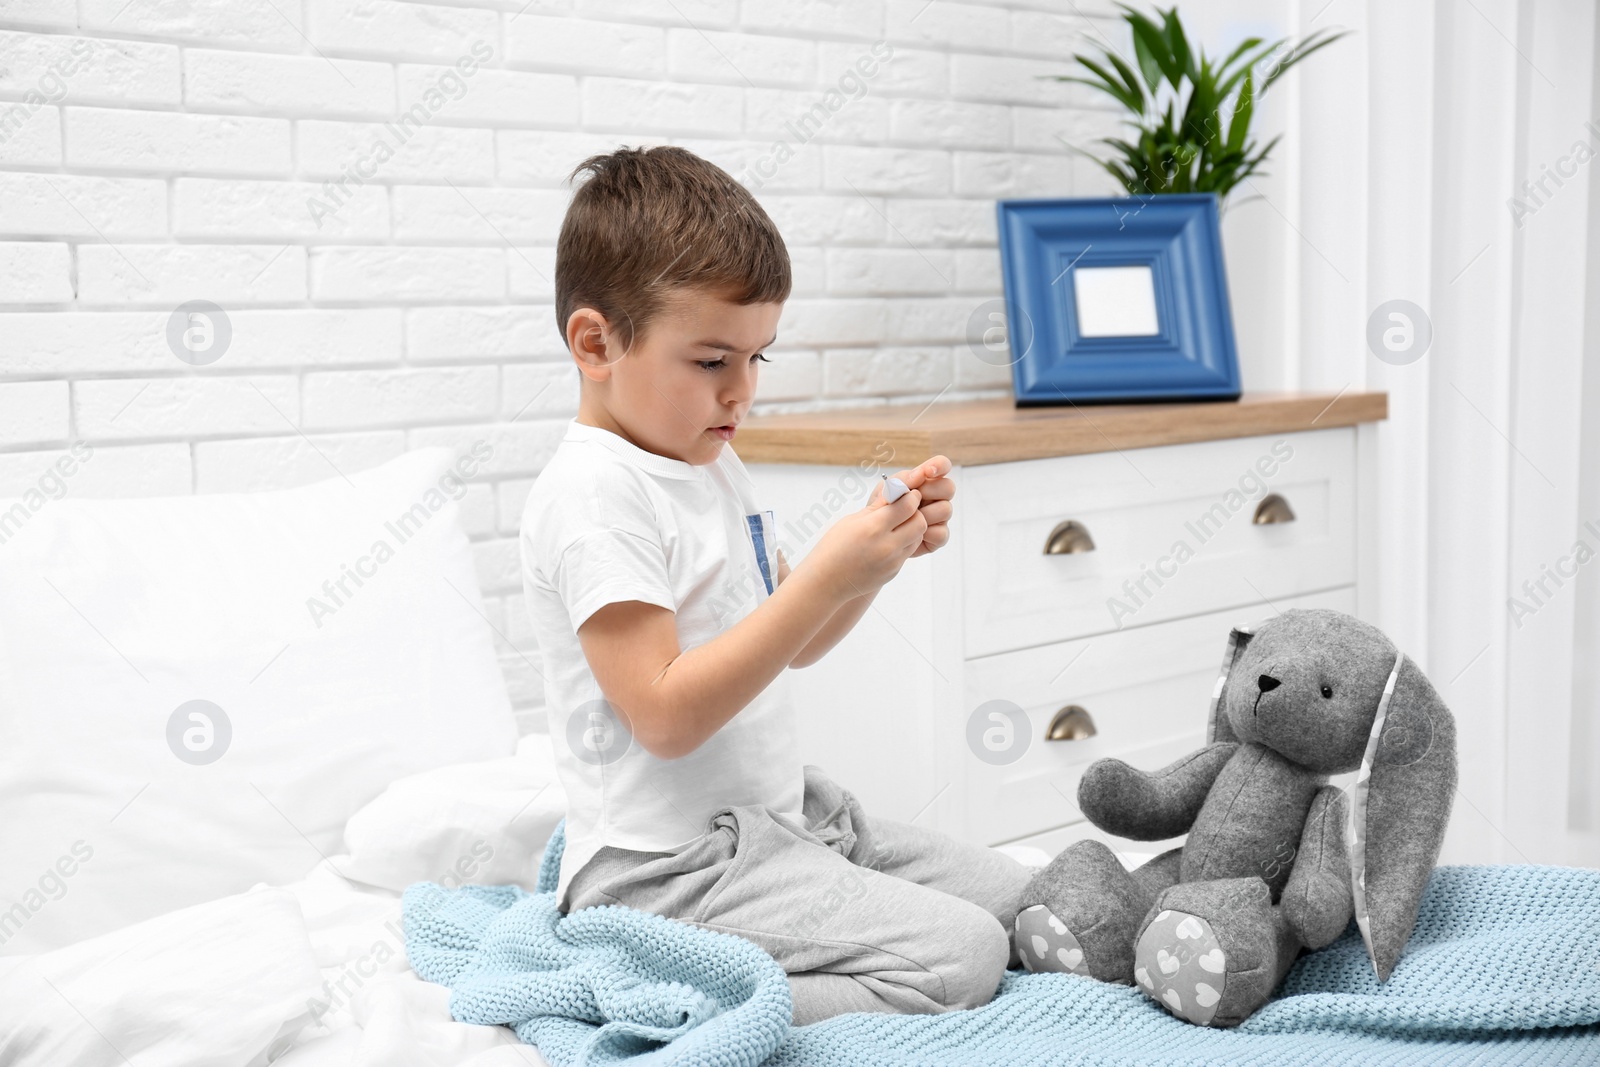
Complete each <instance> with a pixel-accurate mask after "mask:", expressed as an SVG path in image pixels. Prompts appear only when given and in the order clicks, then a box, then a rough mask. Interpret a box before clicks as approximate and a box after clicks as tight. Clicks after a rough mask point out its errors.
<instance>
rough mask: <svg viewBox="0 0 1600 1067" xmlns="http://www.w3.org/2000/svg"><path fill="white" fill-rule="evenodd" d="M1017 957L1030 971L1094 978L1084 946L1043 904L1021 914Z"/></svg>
mask: <svg viewBox="0 0 1600 1067" xmlns="http://www.w3.org/2000/svg"><path fill="white" fill-rule="evenodd" d="M1016 940H1017V955H1018V956H1019V957H1020V958H1021V960H1022V965H1023V966H1024V967H1026V968H1027V969H1028V970H1030V971H1034V972H1038V971H1065V972H1067V973H1069V974H1081V975H1083V976H1084V977H1085V978H1087V977H1090V974H1089V966H1088V964H1086V963H1085V962H1084V960H1083V946H1081V945H1079V944H1078V939H1077V938H1076V937H1074V936H1073V935H1072V931H1071V930H1069V929H1067V924H1066V923H1064V922H1062V921H1061V920H1060V919H1058V918H1056V917H1055V914H1054V913H1053V912H1051V911H1050V909H1049V908H1047V907H1045V906H1044V905H1043V904H1035V905H1034V906H1033V907H1031V908H1024V909H1022V911H1020V912H1018V913H1017V933H1016Z"/></svg>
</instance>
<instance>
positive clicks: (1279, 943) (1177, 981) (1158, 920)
mask: <svg viewBox="0 0 1600 1067" xmlns="http://www.w3.org/2000/svg"><path fill="white" fill-rule="evenodd" d="M1297 951H1298V943H1297V942H1295V941H1294V940H1293V934H1292V932H1291V931H1290V930H1289V928H1288V926H1287V924H1286V923H1284V922H1282V921H1281V916H1280V915H1279V913H1278V911H1277V909H1276V908H1274V907H1273V904H1272V891H1271V890H1270V889H1268V888H1267V884H1266V883H1265V882H1263V881H1262V880H1261V879H1259V878H1222V879H1217V880H1215V881H1209V882H1180V883H1179V884H1178V885H1174V886H1170V887H1169V888H1167V889H1165V890H1163V891H1162V892H1161V893H1160V894H1158V895H1157V897H1156V902H1155V906H1154V907H1152V908H1151V909H1150V913H1149V914H1148V915H1146V916H1145V920H1144V924H1143V926H1142V927H1141V929H1140V930H1139V935H1138V939H1137V941H1136V942H1135V945H1134V950H1133V980H1134V984H1135V985H1137V986H1138V987H1139V988H1140V989H1141V990H1143V991H1144V993H1145V995H1146V996H1148V997H1149V998H1150V999H1151V1000H1154V1001H1155V1002H1156V1003H1157V1004H1160V1005H1161V1006H1162V1007H1164V1008H1166V1009H1167V1011H1169V1012H1171V1013H1172V1014H1173V1015H1175V1016H1177V1017H1178V1018H1180V1019H1184V1020H1186V1021H1188V1022H1191V1023H1195V1024H1197V1025H1200V1026H1238V1025H1239V1024H1240V1023H1242V1022H1244V1020H1245V1019H1247V1018H1249V1017H1250V1014H1251V1013H1252V1012H1254V1011H1255V1010H1256V1009H1257V1008H1259V1007H1261V1005H1262V1004H1264V1003H1265V1002H1266V1000H1267V998H1268V997H1269V996H1271V994H1272V990H1273V988H1274V987H1275V986H1276V985H1277V984H1278V982H1279V981H1280V980H1281V979H1282V978H1283V974H1284V972H1285V971H1286V970H1287V969H1288V965H1289V964H1290V963H1293V962H1294V957H1295V955H1296V953H1297Z"/></svg>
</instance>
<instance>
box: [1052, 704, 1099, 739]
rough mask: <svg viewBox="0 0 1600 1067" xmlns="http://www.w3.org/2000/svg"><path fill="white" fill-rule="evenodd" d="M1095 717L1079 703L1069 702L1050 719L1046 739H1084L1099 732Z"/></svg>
mask: <svg viewBox="0 0 1600 1067" xmlns="http://www.w3.org/2000/svg"><path fill="white" fill-rule="evenodd" d="M1098 732H1099V731H1097V730H1096V729H1095V728H1094V717H1093V716H1091V715H1090V714H1089V713H1088V712H1087V711H1085V710H1084V709H1083V708H1082V707H1080V706H1079V705H1077V704H1068V705H1067V706H1066V707H1064V708H1062V709H1061V710H1060V711H1058V712H1056V714H1055V718H1053V719H1051V720H1050V729H1048V730H1046V731H1045V732H1044V739H1045V740H1046V741H1082V740H1083V739H1084V738H1086V737H1093V736H1094V735H1095V734H1096V733H1098Z"/></svg>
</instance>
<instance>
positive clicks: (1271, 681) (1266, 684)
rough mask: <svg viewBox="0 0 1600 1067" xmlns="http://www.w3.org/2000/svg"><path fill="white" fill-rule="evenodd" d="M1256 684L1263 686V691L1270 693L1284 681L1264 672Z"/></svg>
mask: <svg viewBox="0 0 1600 1067" xmlns="http://www.w3.org/2000/svg"><path fill="white" fill-rule="evenodd" d="M1256 684H1257V685H1259V686H1260V687H1261V691H1262V692H1263V693H1270V692H1272V691H1273V690H1274V689H1276V688H1278V686H1280V685H1282V684H1283V683H1282V682H1280V681H1278V680H1277V679H1276V678H1274V677H1273V676H1272V675H1270V674H1263V675H1262V676H1261V677H1259V678H1257V679H1256Z"/></svg>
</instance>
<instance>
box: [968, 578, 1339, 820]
mask: <svg viewBox="0 0 1600 1067" xmlns="http://www.w3.org/2000/svg"><path fill="white" fill-rule="evenodd" d="M1275 603H1276V607H1277V608H1279V609H1286V608H1291V607H1302V608H1313V607H1323V608H1334V609H1336V610H1339V611H1346V612H1353V611H1354V610H1355V590H1354V587H1353V586H1345V587H1343V588H1340V589H1334V590H1327V591H1324V592H1320V593H1312V594H1308V595H1304V596H1299V597H1285V598H1283V599H1281V600H1277V601H1275ZM1271 614H1273V609H1272V608H1271V607H1268V606H1267V605H1264V604H1256V605H1252V606H1250V607H1248V608H1243V609H1229V610H1225V611H1218V612H1211V613H1208V614H1205V615H1198V616H1194V617H1191V618H1187V619H1178V620H1174V621H1172V622H1164V623H1158V624H1155V625H1152V626H1136V627H1131V628H1129V629H1126V630H1122V631H1120V632H1116V633H1108V634H1100V635H1097V636H1094V637H1088V638H1080V639H1078V640H1074V641H1063V642H1058V643H1056V644H1051V645H1046V646H1043V647H1039V648H1029V649H1024V650H1022V651H1018V652H1007V653H1003V654H1001V655H996V656H985V657H983V658H981V659H972V660H968V661H967V662H966V671H965V681H964V683H963V694H964V700H963V704H962V712H963V719H962V722H961V724H960V726H961V738H960V743H961V744H962V745H963V749H962V751H961V753H960V755H961V757H962V758H961V765H962V766H965V768H966V773H965V775H964V776H963V777H964V780H965V792H964V794H963V796H964V797H965V804H964V805H963V807H964V813H963V820H962V821H963V822H964V826H963V829H962V833H963V836H964V838H965V839H966V840H968V841H975V842H979V843H982V844H1000V843H1003V842H1007V841H1016V840H1018V839H1021V838H1025V837H1027V836H1028V835H1031V834H1037V833H1041V832H1043V831H1046V830H1050V829H1053V828H1057V827H1063V826H1067V825H1069V824H1072V823H1075V822H1079V821H1081V820H1082V819H1083V814H1082V812H1081V811H1079V809H1078V804H1077V795H1078V781H1079V779H1080V778H1081V777H1082V776H1083V772H1084V770H1085V769H1086V768H1087V767H1088V765H1089V764H1090V763H1091V762H1093V761H1094V760H1097V759H1101V758H1103V757H1106V756H1115V757H1117V758H1118V759H1122V760H1125V761H1127V762H1128V763H1130V764H1132V765H1133V766H1136V767H1140V768H1143V769H1146V770H1155V769H1156V768H1158V767H1161V766H1164V765H1166V764H1168V763H1170V762H1172V761H1173V760H1175V759H1177V758H1178V757H1180V756H1182V755H1184V754H1185V753H1187V752H1191V751H1193V750H1194V749H1196V748H1198V747H1200V745H1201V744H1203V743H1204V741H1205V729H1206V712H1207V708H1208V706H1209V704H1210V700H1211V691H1212V686H1213V685H1214V684H1215V683H1216V680H1217V672H1218V670H1219V669H1220V667H1221V665H1222V656H1223V652H1224V650H1225V649H1226V647H1227V643H1228V630H1229V628H1230V627H1232V626H1234V625H1237V624H1241V623H1243V624H1254V623H1257V622H1259V621H1261V620H1262V619H1263V618H1265V617H1267V616H1269V615H1271ZM990 701H1006V702H1009V703H1010V704H1012V705H1015V706H1016V707H1018V708H1020V709H1021V711H1022V713H1023V715H1024V716H1025V719H1026V723H1025V730H1026V737H1024V736H1023V733H1024V731H1023V729H1015V728H1012V729H1010V730H1008V729H1007V726H1006V724H1007V723H1008V722H1010V721H1011V720H1010V719H1008V718H1007V717H1005V716H999V717H997V718H994V719H992V720H991V719H987V716H977V714H976V713H977V712H978V709H980V708H981V707H982V706H983V705H985V704H987V703H989V702H990ZM1068 704H1077V705H1080V706H1081V707H1083V708H1084V710H1086V711H1087V712H1088V713H1089V715H1090V716H1091V717H1092V718H1093V720H1094V725H1095V728H1096V731H1097V732H1096V733H1095V735H1094V736H1093V737H1088V738H1084V739H1082V740H1077V741H1047V740H1045V732H1046V730H1047V729H1048V728H1049V725H1050V720H1051V719H1052V718H1053V717H1054V716H1055V714H1056V712H1057V711H1058V710H1059V709H1061V708H1062V707H1064V706H1066V705H1068ZM974 718H977V719H978V720H979V721H978V723H977V725H976V726H974V725H973V719H974ZM986 728H987V729H990V730H992V731H993V732H992V733H990V734H989V735H988V739H987V741H986V739H985V737H984V734H983V731H984V730H985V729H986ZM975 735H976V736H975ZM980 751H981V752H982V753H983V755H982V757H981V758H980V754H979V753H980ZM1016 753H1020V755H1018V754H1016Z"/></svg>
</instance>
